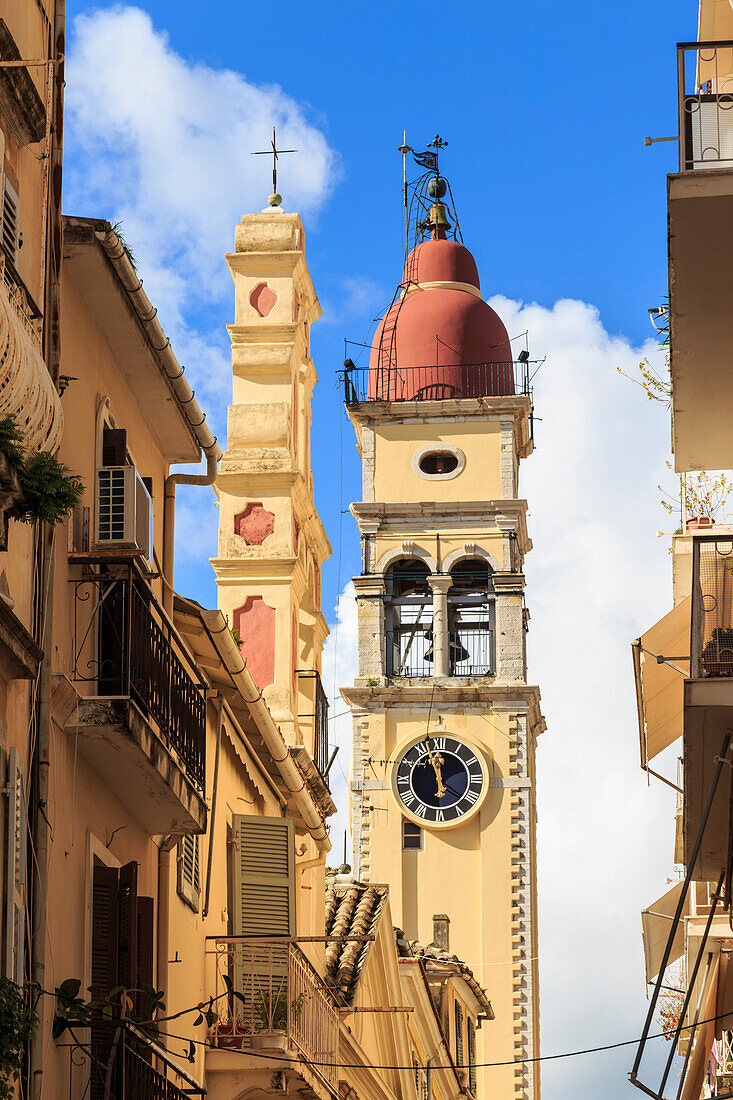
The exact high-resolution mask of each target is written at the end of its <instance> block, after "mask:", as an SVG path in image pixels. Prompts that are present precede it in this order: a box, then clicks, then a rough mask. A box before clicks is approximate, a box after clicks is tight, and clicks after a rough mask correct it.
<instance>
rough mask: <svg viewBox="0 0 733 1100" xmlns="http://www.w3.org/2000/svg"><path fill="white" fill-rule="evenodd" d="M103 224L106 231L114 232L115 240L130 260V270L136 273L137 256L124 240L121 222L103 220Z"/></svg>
mask: <svg viewBox="0 0 733 1100" xmlns="http://www.w3.org/2000/svg"><path fill="white" fill-rule="evenodd" d="M103 224H104V228H105V229H106V230H107V232H108V233H114V234H115V236H116V237H117V240H118V241H119V242H120V244H121V245H122V248H123V250H124V253H125V255H126V256H127V258H128V260H129V261H130V266H131V267H132V270H133V271H134V272H135V274H137V257H136V256H135V253H134V252H133V251H132V249H131V248H130V246H129V244H128V243H127V241H126V240H125V235H124V230H123V228H122V227H123V222H114V223H113V222H108V221H105V222H104V223H103Z"/></svg>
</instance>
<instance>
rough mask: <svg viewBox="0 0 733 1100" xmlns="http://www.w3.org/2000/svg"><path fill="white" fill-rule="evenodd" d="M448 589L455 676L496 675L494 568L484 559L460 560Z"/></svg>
mask: <svg viewBox="0 0 733 1100" xmlns="http://www.w3.org/2000/svg"><path fill="white" fill-rule="evenodd" d="M451 580H452V582H453V583H452V585H451V588H450V590H449V592H448V650H449V659H450V670H451V676H493V674H494V588H493V585H492V581H491V569H490V567H489V566H488V564H487V563H486V562H485V561H483V560H482V559H480V558H468V559H465V560H464V561H459V562H457V563H456V564H455V565H454V566H453V568H452V569H451Z"/></svg>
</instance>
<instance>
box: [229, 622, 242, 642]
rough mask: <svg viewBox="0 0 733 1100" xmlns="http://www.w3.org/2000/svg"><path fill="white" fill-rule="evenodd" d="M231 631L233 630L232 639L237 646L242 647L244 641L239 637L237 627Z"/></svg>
mask: <svg viewBox="0 0 733 1100" xmlns="http://www.w3.org/2000/svg"><path fill="white" fill-rule="evenodd" d="M230 629H231V632H232V638H234V641H235V643H236V644H237V645H241V644H242V639H241V638H240V636H239V631H238V630H237V628H236V626H233V627H231V628H230Z"/></svg>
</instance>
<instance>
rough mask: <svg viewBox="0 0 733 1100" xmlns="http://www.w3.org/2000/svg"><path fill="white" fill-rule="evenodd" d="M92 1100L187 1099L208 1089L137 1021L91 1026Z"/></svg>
mask: <svg viewBox="0 0 733 1100" xmlns="http://www.w3.org/2000/svg"><path fill="white" fill-rule="evenodd" d="M91 1030H92V1041H91V1044H90V1048H89V1066H90V1069H89V1092H88V1095H89V1098H90V1100H187V1098H188V1097H190V1096H200V1097H203V1096H204V1095H205V1091H206V1090H205V1089H204V1088H203V1087H202V1086H201V1085H200V1084H199V1083H198V1082H197V1081H196V1079H195V1078H194V1077H192V1076H191V1075H190V1074H189V1073H188V1072H187V1071H186V1070H185V1069H184V1068H183V1067H182V1066H180V1065H179V1064H178V1063H177V1062H176V1061H175V1060H174V1059H173V1058H171V1056H170V1055H169V1054H168V1052H167V1051H166V1050H164V1048H163V1047H161V1046H159V1045H158V1043H155V1042H153V1041H152V1040H151V1039H150V1038H149V1037H148V1036H147V1035H145V1033H144V1032H142V1031H141V1030H140V1029H139V1028H137V1027H135V1026H134V1024H106V1025H97V1026H94V1027H92V1029H91Z"/></svg>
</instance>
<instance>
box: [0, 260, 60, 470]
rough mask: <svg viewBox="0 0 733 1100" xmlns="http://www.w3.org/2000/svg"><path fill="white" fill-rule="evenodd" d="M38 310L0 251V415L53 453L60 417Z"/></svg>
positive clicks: (34, 445)
mask: <svg viewBox="0 0 733 1100" xmlns="http://www.w3.org/2000/svg"><path fill="white" fill-rule="evenodd" d="M39 316H40V315H39V312H38V309H37V307H36V305H35V303H34V302H33V299H32V298H31V296H30V293H29V292H28V290H27V288H26V287H25V285H24V284H23V282H22V280H21V279H20V277H19V275H18V274H17V272H16V271H15V268H14V267H13V265H12V264H11V262H10V260H8V259H7V257H6V256H5V255H4V254H3V253H2V252H0V416H8V415H11V416H13V417H14V418H15V420H16V423H17V424H18V425H19V427H20V428H21V429H22V431H23V435H24V438H25V441H26V444H27V446H28V447H29V448H30V449H31V450H34V451H56V450H57V449H58V446H59V443H60V442H61V433H62V431H63V426H64V418H63V414H62V412H61V400H60V398H59V395H58V393H57V392H56V388H55V386H54V384H53V382H52V381H51V376H50V375H49V373H48V370H47V369H46V364H45V362H44V360H43V355H42V353H41V338H40V335H39V329H38V319H39Z"/></svg>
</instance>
